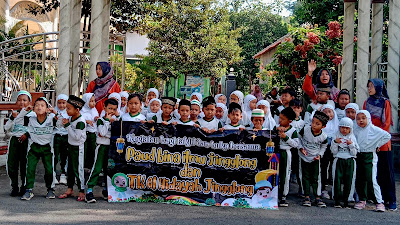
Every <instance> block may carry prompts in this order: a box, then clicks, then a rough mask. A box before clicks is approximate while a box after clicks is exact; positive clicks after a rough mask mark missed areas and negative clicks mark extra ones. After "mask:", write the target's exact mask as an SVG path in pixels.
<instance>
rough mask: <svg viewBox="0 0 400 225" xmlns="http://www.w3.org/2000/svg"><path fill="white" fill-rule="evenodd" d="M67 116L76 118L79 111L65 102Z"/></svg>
mask: <svg viewBox="0 0 400 225" xmlns="http://www.w3.org/2000/svg"><path fill="white" fill-rule="evenodd" d="M67 114H68V116H77V115H79V109H77V108H75V107H74V106H73V105H71V104H69V103H68V102H67Z"/></svg>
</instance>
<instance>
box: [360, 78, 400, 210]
mask: <svg viewBox="0 0 400 225" xmlns="http://www.w3.org/2000/svg"><path fill="white" fill-rule="evenodd" d="M368 93H369V98H368V99H367V100H366V101H365V102H364V106H363V109H365V110H367V111H368V112H369V113H370V114H371V120H372V124H374V125H375V126H377V127H379V128H381V129H383V130H385V131H387V132H390V125H392V124H393V121H392V107H391V105H390V101H389V96H388V94H387V90H386V87H385V84H384V82H383V80H381V79H371V80H369V81H368ZM391 150H392V149H391V142H390V141H389V142H388V143H386V144H385V145H383V146H382V147H381V148H379V151H377V153H376V154H377V155H378V178H377V179H378V184H379V186H380V187H381V190H382V197H383V200H384V201H385V203H387V204H388V205H387V206H388V208H389V210H396V209H397V205H396V187H395V178H394V169H393V153H392V151H391Z"/></svg>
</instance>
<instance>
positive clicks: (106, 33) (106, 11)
mask: <svg viewBox="0 0 400 225" xmlns="http://www.w3.org/2000/svg"><path fill="white" fill-rule="evenodd" d="M110 11H111V1H110V0H104V7H103V12H102V14H103V15H102V19H103V26H102V28H103V30H102V43H101V56H100V59H101V60H102V61H108V55H109V54H108V46H109V43H110V41H109V39H110Z"/></svg>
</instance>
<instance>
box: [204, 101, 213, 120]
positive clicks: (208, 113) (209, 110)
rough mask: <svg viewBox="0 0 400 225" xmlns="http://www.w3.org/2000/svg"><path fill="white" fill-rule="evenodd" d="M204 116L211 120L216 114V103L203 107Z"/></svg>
mask: <svg viewBox="0 0 400 225" xmlns="http://www.w3.org/2000/svg"><path fill="white" fill-rule="evenodd" d="M203 112H204V118H205V119H206V120H211V119H212V118H213V117H214V116H215V105H214V104H210V105H208V106H207V107H204V108H203Z"/></svg>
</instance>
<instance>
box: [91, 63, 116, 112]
mask: <svg viewBox="0 0 400 225" xmlns="http://www.w3.org/2000/svg"><path fill="white" fill-rule="evenodd" d="M96 74H97V78H96V79H94V80H92V81H91V82H90V83H89V85H88V87H87V89H86V93H94V96H95V101H96V109H97V111H98V112H99V114H100V113H101V111H102V110H103V109H104V102H105V101H106V100H107V98H108V95H109V94H111V93H113V92H117V93H120V92H121V88H120V86H119V84H118V83H117V82H116V81H115V80H114V78H113V70H112V69H111V66H110V64H109V63H108V62H98V63H97V65H96Z"/></svg>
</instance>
